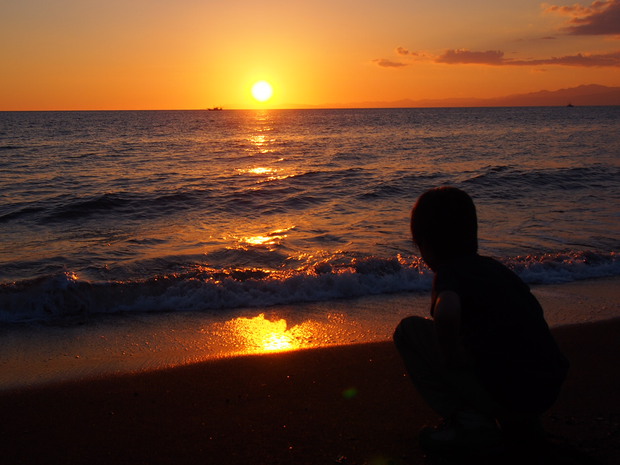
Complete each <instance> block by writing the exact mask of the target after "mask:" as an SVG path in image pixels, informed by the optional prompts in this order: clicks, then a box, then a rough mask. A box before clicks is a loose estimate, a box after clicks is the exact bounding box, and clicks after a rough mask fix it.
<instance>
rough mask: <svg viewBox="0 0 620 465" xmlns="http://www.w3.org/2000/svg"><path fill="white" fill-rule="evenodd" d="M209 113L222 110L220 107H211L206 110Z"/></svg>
mask: <svg viewBox="0 0 620 465" xmlns="http://www.w3.org/2000/svg"><path fill="white" fill-rule="evenodd" d="M208 110H209V111H222V110H223V108H222V107H212V108H209V109H208Z"/></svg>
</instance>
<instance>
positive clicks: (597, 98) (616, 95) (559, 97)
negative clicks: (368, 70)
mask: <svg viewBox="0 0 620 465" xmlns="http://www.w3.org/2000/svg"><path fill="white" fill-rule="evenodd" d="M569 104H571V105H574V106H588V105H593V106H596V105H620V87H607V86H600V85H597V84H589V85H582V86H578V87H571V88H569V89H560V90H555V91H549V90H541V91H539V92H531V93H529V94H515V95H508V96H505V97H496V98H446V99H423V100H411V99H404V100H397V101H393V102H359V103H354V104H337V105H321V107H322V108H409V107H529V106H533V107H539V106H567V105H569Z"/></svg>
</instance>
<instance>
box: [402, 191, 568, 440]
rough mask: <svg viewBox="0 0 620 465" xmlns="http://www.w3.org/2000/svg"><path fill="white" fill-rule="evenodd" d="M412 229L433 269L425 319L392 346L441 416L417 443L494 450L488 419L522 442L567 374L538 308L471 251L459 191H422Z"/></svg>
mask: <svg viewBox="0 0 620 465" xmlns="http://www.w3.org/2000/svg"><path fill="white" fill-rule="evenodd" d="M411 231H412V236H413V240H414V243H415V244H416V245H417V247H418V249H419V250H420V252H421V255H422V258H423V259H424V261H425V262H426V263H427V264H428V265H429V266H430V268H431V269H432V270H433V271H434V272H435V279H434V282H433V295H432V303H431V316H432V317H433V319H432V320H431V319H424V318H420V317H409V318H406V319H404V320H403V321H402V322H401V323H400V324H399V325H398V327H397V328H396V331H395V333H394V341H395V343H396V346H397V347H398V349H399V351H400V353H401V355H402V357H403V359H404V361H405V365H406V367H407V369H408V372H409V374H410V377H411V379H412V381H413V383H414V384H415V385H416V387H417V388H418V391H419V392H420V393H421V394H422V396H423V397H424V398H425V400H426V401H427V402H428V403H429V405H430V406H431V407H432V408H433V409H434V410H436V411H437V412H438V413H439V414H440V415H441V416H443V417H444V419H446V420H447V422H446V423H445V424H444V426H443V427H442V428H438V429H435V430H428V429H427V430H425V431H423V432H422V433H421V436H420V440H421V444H422V446H423V447H425V448H427V449H431V450H432V449H436V450H447V449H450V448H454V449H456V450H466V451H470V452H471V451H475V452H480V451H484V450H487V449H493V448H494V447H496V446H497V445H498V444H500V443H501V440H502V438H501V434H500V431H499V430H498V429H497V427H496V424H497V422H499V423H500V424H501V426H502V428H503V430H504V431H503V432H504V433H509V434H510V435H512V436H519V435H521V436H520V437H526V436H527V434H530V433H531V432H532V431H533V430H535V429H536V428H537V425H538V416H539V415H540V414H541V413H543V412H544V411H545V410H546V409H548V408H549V407H550V406H551V404H552V403H553V402H554V401H555V399H556V398H557V395H558V393H559V389H560V386H561V384H562V382H563V380H564V378H565V376H566V372H567V368H568V362H567V361H566V360H565V358H564V357H563V356H562V354H561V353H560V351H559V349H558V348H557V345H556V343H555V341H554V339H553V337H552V335H551V333H550V331H549V328H548V326H547V323H546V322H545V320H544V316H543V310H542V308H541V307H540V304H539V303H538V301H537V300H536V298H535V297H534V296H533V295H532V294H531V293H530V291H529V288H528V287H527V285H525V284H524V283H523V282H522V281H521V279H520V278H519V277H518V276H517V275H515V274H514V273H513V272H512V271H510V270H509V269H508V268H506V267H505V266H504V265H502V264H501V263H499V262H497V261H496V260H494V259H492V258H488V257H482V256H480V255H478V236H477V217H476V210H475V206H474V204H473V201H472V200H471V198H470V197H469V196H468V195H467V194H466V193H465V192H463V191H461V190H459V189H455V188H451V187H443V188H437V189H433V190H431V191H428V192H426V193H425V194H423V195H422V196H421V197H420V198H419V199H418V201H417V203H416V205H415V206H414V209H413V211H412V218H411ZM524 431H526V433H527V434H526V435H522V433H523V432H524Z"/></svg>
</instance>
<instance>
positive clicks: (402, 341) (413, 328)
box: [392, 316, 433, 348]
mask: <svg viewBox="0 0 620 465" xmlns="http://www.w3.org/2000/svg"><path fill="white" fill-rule="evenodd" d="M432 325H433V320H430V319H428V318H423V317H421V316H410V317H407V318H404V319H403V320H402V321H401V322H400V323H399V324H398V326H396V329H395V330H394V335H393V336H392V338H393V340H394V343H395V344H396V347H399V348H400V347H403V346H406V345H410V344H411V342H413V341H415V340H417V339H419V336H420V334H421V333H425V332H428V331H429V329H430V327H431V326H432Z"/></svg>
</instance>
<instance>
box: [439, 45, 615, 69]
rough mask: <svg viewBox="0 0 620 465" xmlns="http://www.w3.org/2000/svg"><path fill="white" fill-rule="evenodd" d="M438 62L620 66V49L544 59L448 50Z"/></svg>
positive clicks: (499, 53) (501, 53) (502, 64)
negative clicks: (505, 56)
mask: <svg viewBox="0 0 620 465" xmlns="http://www.w3.org/2000/svg"><path fill="white" fill-rule="evenodd" d="M435 62H436V63H446V64H450V65H454V64H484V65H491V66H540V65H564V66H580V67H594V66H598V67H620V51H617V52H611V53H601V54H582V53H578V54H576V55H566V56H562V57H551V58H542V59H529V60H515V59H510V58H504V52H502V51H500V50H488V51H486V52H475V51H471V50H463V49H462V50H447V51H446V52H445V53H443V54H442V55H440V56H438V57H436V58H435Z"/></svg>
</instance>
